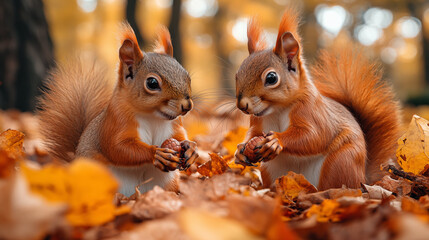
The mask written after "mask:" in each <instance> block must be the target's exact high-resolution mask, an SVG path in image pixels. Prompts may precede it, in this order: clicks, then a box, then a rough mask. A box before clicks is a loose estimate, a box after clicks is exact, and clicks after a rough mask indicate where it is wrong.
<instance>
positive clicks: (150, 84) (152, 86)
mask: <svg viewBox="0 0 429 240" xmlns="http://www.w3.org/2000/svg"><path fill="white" fill-rule="evenodd" d="M146 87H147V88H148V89H149V90H151V91H159V90H161V87H160V86H159V82H158V80H156V78H154V77H149V78H148V79H146Z"/></svg>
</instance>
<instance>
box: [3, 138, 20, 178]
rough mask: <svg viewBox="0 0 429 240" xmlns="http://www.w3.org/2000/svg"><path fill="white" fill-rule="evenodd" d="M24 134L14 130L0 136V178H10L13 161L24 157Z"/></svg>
mask: <svg viewBox="0 0 429 240" xmlns="http://www.w3.org/2000/svg"><path fill="white" fill-rule="evenodd" d="M23 141H24V134H23V133H22V132H20V131H16V130H7V131H4V132H3V133H1V134H0V178H6V177H8V176H10V174H11V173H12V171H13V167H14V166H15V161H16V160H17V159H20V158H22V157H23V156H24V151H23V148H22V145H23Z"/></svg>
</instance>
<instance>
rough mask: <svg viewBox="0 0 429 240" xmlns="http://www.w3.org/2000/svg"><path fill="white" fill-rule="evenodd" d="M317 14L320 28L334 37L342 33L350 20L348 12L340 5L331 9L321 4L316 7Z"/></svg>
mask: <svg viewBox="0 0 429 240" xmlns="http://www.w3.org/2000/svg"><path fill="white" fill-rule="evenodd" d="M315 14H316V19H317V22H318V23H319V24H320V26H322V28H323V29H325V30H326V31H328V32H329V33H331V34H333V35H334V36H336V35H337V34H338V33H339V32H340V30H341V28H343V26H344V25H345V24H346V20H347V18H348V12H347V10H345V9H344V8H343V7H341V6H339V5H336V6H332V7H329V6H327V5H325V4H320V5H318V6H317V7H316V9H315Z"/></svg>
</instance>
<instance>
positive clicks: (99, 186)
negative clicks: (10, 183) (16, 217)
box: [21, 158, 129, 226]
mask: <svg viewBox="0 0 429 240" xmlns="http://www.w3.org/2000/svg"><path fill="white" fill-rule="evenodd" d="M21 169H22V173H23V174H24V176H25V177H26V178H27V181H28V183H29V185H30V189H31V191H32V192H33V193H36V194H38V195H40V196H42V197H43V198H45V199H47V200H49V201H51V202H65V203H67V204H68V206H69V210H68V212H67V215H66V218H67V220H68V221H69V223H70V224H71V225H73V226H96V225H101V224H103V223H106V222H108V221H111V220H112V219H113V218H114V217H115V216H116V215H118V214H123V213H126V212H128V211H129V209H127V208H119V209H118V208H116V206H115V205H114V203H113V200H114V196H115V193H116V191H117V190H118V183H117V181H116V179H115V178H114V177H113V175H112V174H111V173H110V172H109V171H108V169H107V168H106V167H105V166H104V165H102V164H100V163H98V162H95V161H93V160H89V159H84V158H80V159H76V160H74V161H73V162H72V163H71V164H70V165H69V166H68V167H67V168H65V167H63V166H59V165H53V164H49V165H45V166H44V167H43V168H41V169H34V168H31V167H29V166H26V165H25V164H22V165H21Z"/></svg>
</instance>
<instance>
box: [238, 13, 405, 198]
mask: <svg viewBox="0 0 429 240" xmlns="http://www.w3.org/2000/svg"><path fill="white" fill-rule="evenodd" d="M298 25H299V16H298V14H297V12H296V10H295V9H293V8H289V9H287V10H286V11H285V14H284V15H283V18H282V22H281V24H280V27H279V34H278V38H277V44H276V47H275V48H274V50H273V51H269V50H268V51H261V52H258V53H256V54H250V55H249V57H248V58H246V59H245V60H244V61H243V63H242V65H241V66H240V68H239V70H238V72H237V75H236V78H237V81H236V84H237V90H236V94H237V106H238V107H239V108H240V109H241V110H242V111H243V112H245V113H247V114H254V115H255V116H251V118H250V128H249V131H248V136H247V138H246V139H247V140H249V139H250V138H252V137H254V136H260V135H262V134H263V132H265V133H267V132H268V131H273V132H274V138H277V139H278V141H274V140H271V141H270V142H269V143H266V144H265V145H264V146H261V147H262V148H261V149H264V150H261V151H262V152H263V153H264V154H267V152H268V154H269V155H265V156H268V157H266V158H264V159H263V163H262V175H263V176H262V177H263V181H264V185H265V186H266V187H269V186H270V184H271V183H273V181H274V180H275V178H277V177H279V176H281V175H283V174H286V173H287V171H289V170H294V171H297V172H299V173H303V174H304V175H305V176H306V177H308V178H311V180H312V182H313V183H314V184H316V183H317V184H318V188H319V189H320V190H324V189H328V188H334V187H341V186H342V184H345V185H347V186H348V187H359V186H360V183H364V182H370V183H371V182H374V181H375V180H377V179H379V178H380V177H381V175H382V174H381V171H380V170H379V166H380V164H382V163H385V162H387V161H388V160H389V159H390V158H391V157H394V152H395V143H396V139H397V138H398V137H399V119H400V112H399V104H398V102H397V101H396V100H395V99H394V94H393V92H392V91H391V89H390V88H389V87H387V86H386V84H385V83H383V82H382V81H381V76H382V74H381V72H380V71H379V70H378V67H377V65H376V64H374V63H372V62H370V61H368V60H367V59H365V58H364V57H363V56H362V54H358V53H354V52H353V51H352V50H338V49H333V50H331V52H327V51H322V53H321V56H320V59H319V62H318V63H317V64H316V66H315V67H313V68H312V71H311V73H312V74H309V73H308V71H307V68H306V64H305V61H304V59H303V58H302V56H301V54H300V52H302V48H301V46H300V44H299V42H300V40H301V39H300V37H299V35H298ZM286 32H291V33H292V35H290V34H284V33H286ZM249 41H253V40H252V39H249ZM249 45H252V46H253V43H249ZM347 47H348V48H350V46H347ZM297 48H299V51H298V52H296V51H295V50H296V49H297ZM337 52H339V54H338V55H337V54H336V53H337ZM296 53H297V54H296ZM267 63H270V65H269V66H267ZM267 69H268V70H270V71H275V72H276V74H277V75H278V76H279V79H281V83H280V84H279V85H276V86H270V85H268V86H266V85H264V84H263V82H261V75H262V74H263V73H264V72H266V71H267ZM310 76H311V77H310ZM262 109H265V110H262ZM267 109H268V110H267ZM264 112H265V114H264ZM267 112H269V113H267ZM256 116H258V117H256ZM278 144H279V145H280V146H281V147H282V151H281V153H280V154H279V155H277V153H276V152H275V150H278ZM266 149H269V150H266ZM274 153H276V154H275V155H272V154H274ZM269 156H274V157H269ZM237 158H238V159H240V161H242V160H241V159H243V157H242V156H241V155H240V153H238V155H237ZM319 174H320V175H319ZM317 177H318V178H317Z"/></svg>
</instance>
